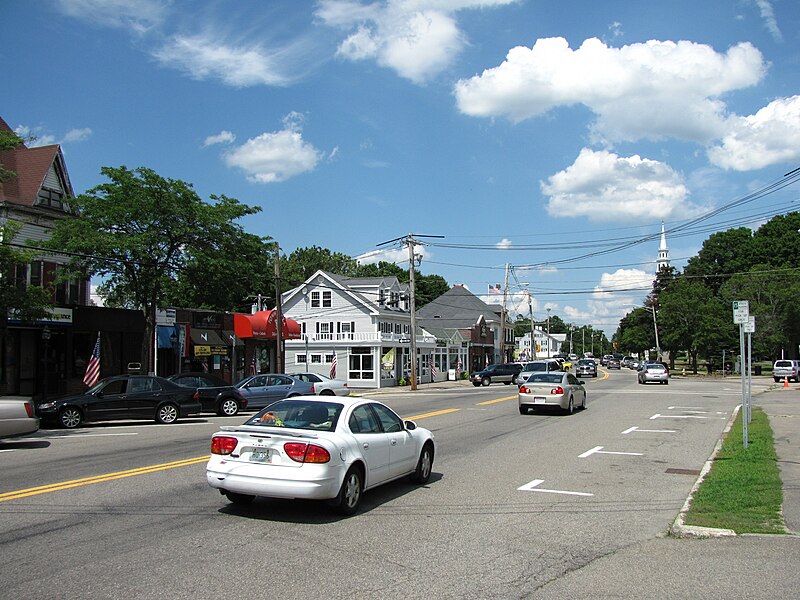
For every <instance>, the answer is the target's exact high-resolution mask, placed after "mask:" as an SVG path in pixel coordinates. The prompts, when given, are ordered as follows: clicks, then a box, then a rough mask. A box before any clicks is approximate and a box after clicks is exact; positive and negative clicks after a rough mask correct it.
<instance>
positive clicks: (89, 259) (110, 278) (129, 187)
mask: <svg viewBox="0 0 800 600" xmlns="http://www.w3.org/2000/svg"><path fill="white" fill-rule="evenodd" d="M101 173H102V174H103V175H104V176H106V177H107V178H108V179H109V180H110V181H109V182H108V183H104V184H101V185H98V186H96V187H94V188H92V189H91V190H89V191H88V192H86V193H85V194H81V195H80V196H77V197H76V198H74V199H71V200H70V204H71V205H73V206H74V208H75V209H77V211H78V214H79V215H80V216H79V218H76V219H62V220H60V221H58V223H57V224H56V227H55V229H54V231H53V235H52V237H51V239H50V240H49V242H48V245H49V246H50V247H51V248H53V249H59V250H67V251H69V252H73V253H78V254H80V255H82V256H81V257H80V258H76V259H74V260H73V263H72V267H73V268H75V269H79V270H81V271H84V272H85V273H88V274H90V275H100V276H102V277H104V278H105V281H104V283H103V284H102V286H101V288H102V290H101V291H102V293H103V294H104V295H105V297H106V302H107V304H108V305H110V306H120V307H127V308H136V309H139V310H141V311H142V312H143V313H144V316H145V323H146V335H145V338H144V340H143V348H142V356H143V357H146V358H147V364H148V365H151V364H152V361H151V360H150V359H151V349H152V343H151V340H152V335H153V330H154V325H155V313H156V309H157V308H163V307H165V306H166V305H167V304H166V298H167V296H168V295H169V293H170V291H171V290H172V289H173V286H174V285H175V283H174V282H175V280H176V278H177V277H178V275H179V274H180V273H182V272H183V270H184V269H185V268H186V266H187V264H188V263H190V262H191V260H192V257H197V256H199V255H201V254H202V252H203V250H204V249H205V248H209V247H213V246H214V245H215V244H217V243H218V240H220V239H223V238H225V237H227V236H234V237H238V236H241V235H242V234H243V231H242V228H241V227H240V226H239V225H237V224H236V223H235V221H236V220H237V219H239V218H241V217H243V216H245V215H251V214H254V213H256V212H258V211H259V210H260V209H259V208H257V207H250V206H246V205H244V204H241V203H240V202H239V201H238V200H236V199H233V198H228V197H226V196H211V199H212V200H213V203H206V202H204V201H203V200H201V199H200V197H199V196H198V195H197V193H196V192H195V191H194V189H193V188H192V186H191V184H188V183H185V182H183V181H180V180H173V179H165V178H163V177H161V176H159V175H158V174H156V173H155V172H154V171H152V170H151V169H148V168H145V167H139V168H137V169H134V170H130V169H127V168H126V167H118V168H114V167H103V168H102V169H101Z"/></svg>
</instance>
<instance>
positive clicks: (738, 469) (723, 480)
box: [684, 408, 786, 533]
mask: <svg viewBox="0 0 800 600" xmlns="http://www.w3.org/2000/svg"><path fill="white" fill-rule="evenodd" d="M748 433H749V435H748V442H749V443H748V447H747V448H744V447H743V444H742V411H739V415H738V417H737V418H736V423H734V426H733V427H732V428H731V430H730V431H729V432H728V435H727V436H726V437H725V440H724V441H723V443H722V448H721V449H720V452H719V454H718V455H717V457H716V459H715V460H714V462H713V463H712V465H711V470H710V471H709V473H708V475H706V477H705V479H704V480H703V482H702V483H701V484H700V487H699V489H698V490H697V492H696V493H695V495H694V499H693V500H692V504H691V506H690V508H689V512H688V514H687V515H686V518H685V519H684V522H685V523H686V524H687V525H699V526H702V527H717V528H722V529H732V530H733V531H735V532H736V533H785V531H786V529H785V526H784V521H783V515H782V514H781V505H782V503H783V489H782V486H781V478H780V473H779V471H778V456H777V454H776V453H775V441H774V438H773V434H772V428H771V427H770V426H769V418H768V417H767V415H766V414H765V413H764V411H763V410H761V409H760V408H753V420H752V422H751V423H750V424H749V426H748Z"/></svg>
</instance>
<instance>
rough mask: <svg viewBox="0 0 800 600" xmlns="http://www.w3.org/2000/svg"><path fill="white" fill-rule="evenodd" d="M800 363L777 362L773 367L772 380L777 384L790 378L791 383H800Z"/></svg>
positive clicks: (793, 361)
mask: <svg viewBox="0 0 800 600" xmlns="http://www.w3.org/2000/svg"><path fill="white" fill-rule="evenodd" d="M798 377H800V361H797V360H776V361H775V364H774V365H772V378H773V379H774V380H775V383H778V382H779V381H782V380H783V379H784V378H788V379H789V381H800V379H798Z"/></svg>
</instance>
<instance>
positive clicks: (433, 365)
mask: <svg viewBox="0 0 800 600" xmlns="http://www.w3.org/2000/svg"><path fill="white" fill-rule="evenodd" d="M428 360H429V362H430V365H431V381H436V363H435V362H433V357H431V358H430V359H428Z"/></svg>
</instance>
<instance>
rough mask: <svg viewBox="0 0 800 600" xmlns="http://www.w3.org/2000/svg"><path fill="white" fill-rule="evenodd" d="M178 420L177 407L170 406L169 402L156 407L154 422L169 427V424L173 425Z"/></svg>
mask: <svg viewBox="0 0 800 600" xmlns="http://www.w3.org/2000/svg"><path fill="white" fill-rule="evenodd" d="M177 420H178V407H177V406H175V405H174V404H172V403H171V402H167V403H166V404H162V405H161V406H159V407H158V411H156V422H157V423H161V424H163V425H169V424H170V423H174V422H175V421H177Z"/></svg>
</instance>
